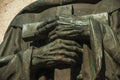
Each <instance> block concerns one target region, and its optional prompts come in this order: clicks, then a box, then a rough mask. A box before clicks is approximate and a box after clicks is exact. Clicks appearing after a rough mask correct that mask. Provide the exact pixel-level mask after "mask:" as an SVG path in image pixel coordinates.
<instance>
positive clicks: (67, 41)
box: [51, 39, 81, 48]
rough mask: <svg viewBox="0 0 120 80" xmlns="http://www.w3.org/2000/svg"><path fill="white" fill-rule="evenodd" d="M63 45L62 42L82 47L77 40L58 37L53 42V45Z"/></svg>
mask: <svg viewBox="0 0 120 80" xmlns="http://www.w3.org/2000/svg"><path fill="white" fill-rule="evenodd" d="M60 44H61V45H62V44H66V45H68V46H78V47H80V48H81V46H80V45H79V44H78V43H77V42H75V41H72V40H64V39H56V40H55V41H53V42H52V43H51V46H58V45H60Z"/></svg>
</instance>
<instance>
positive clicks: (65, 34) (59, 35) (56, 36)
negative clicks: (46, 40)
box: [50, 30, 83, 40]
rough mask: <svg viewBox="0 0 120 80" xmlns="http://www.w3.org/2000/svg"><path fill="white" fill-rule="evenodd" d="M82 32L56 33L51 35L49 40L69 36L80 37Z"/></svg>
mask: <svg viewBox="0 0 120 80" xmlns="http://www.w3.org/2000/svg"><path fill="white" fill-rule="evenodd" d="M82 32H83V31H82V30H72V31H56V32H54V34H53V35H51V36H50V40H55V39H56V38H62V37H63V38H65V37H69V36H70V35H74V34H76V35H80V34H81V33H82Z"/></svg>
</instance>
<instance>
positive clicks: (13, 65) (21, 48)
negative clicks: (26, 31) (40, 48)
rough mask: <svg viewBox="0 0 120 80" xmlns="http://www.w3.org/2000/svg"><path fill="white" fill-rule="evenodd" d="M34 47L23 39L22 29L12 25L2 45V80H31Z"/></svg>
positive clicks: (0, 79)
mask: <svg viewBox="0 0 120 80" xmlns="http://www.w3.org/2000/svg"><path fill="white" fill-rule="evenodd" d="M31 54H32V47H30V46H29V47H28V44H27V43H24V42H23V41H22V39H21V29H20V28H15V27H10V28H9V29H8V30H7V32H6V35H5V37H4V40H3V42H2V44H1V45H0V73H1V74H0V80H29V79H30V63H31Z"/></svg>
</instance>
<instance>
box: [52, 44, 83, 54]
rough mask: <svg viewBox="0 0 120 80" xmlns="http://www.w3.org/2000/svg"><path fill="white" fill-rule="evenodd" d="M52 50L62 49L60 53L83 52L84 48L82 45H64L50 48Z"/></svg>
mask: <svg viewBox="0 0 120 80" xmlns="http://www.w3.org/2000/svg"><path fill="white" fill-rule="evenodd" d="M50 51H51V52H54V51H58V52H59V51H60V53H62V52H76V53H78V54H81V53H82V52H83V49H81V48H80V47H78V46H68V45H64V44H63V45H62V46H59V47H58V46H54V47H52V48H51V49H50Z"/></svg>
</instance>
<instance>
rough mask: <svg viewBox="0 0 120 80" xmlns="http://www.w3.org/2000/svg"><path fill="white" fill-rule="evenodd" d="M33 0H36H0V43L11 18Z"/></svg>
mask: <svg viewBox="0 0 120 80" xmlns="http://www.w3.org/2000/svg"><path fill="white" fill-rule="evenodd" d="M34 1H37V0H0V43H1V42H2V41H3V37H4V34H5V32H6V30H7V28H8V26H9V24H10V23H11V21H12V20H13V18H14V17H15V16H16V15H17V14H18V13H19V12H20V11H21V10H22V9H23V8H24V7H26V6H27V5H29V4H31V3H32V2H34Z"/></svg>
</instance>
